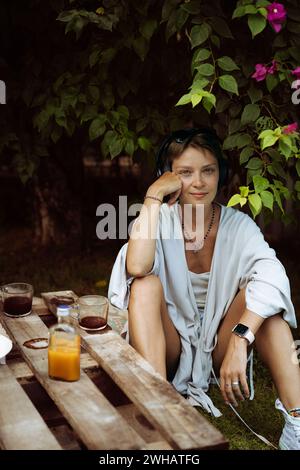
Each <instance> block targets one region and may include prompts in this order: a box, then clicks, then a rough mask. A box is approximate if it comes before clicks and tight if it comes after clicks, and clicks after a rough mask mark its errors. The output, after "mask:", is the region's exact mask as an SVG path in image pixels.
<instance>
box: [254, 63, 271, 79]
mask: <svg viewBox="0 0 300 470" xmlns="http://www.w3.org/2000/svg"><path fill="white" fill-rule="evenodd" d="M267 75H268V68H267V67H266V66H265V65H264V64H256V65H255V72H254V74H253V75H251V77H252V78H254V79H255V80H256V81H257V82H261V81H262V80H264V79H265V78H266V76H267Z"/></svg>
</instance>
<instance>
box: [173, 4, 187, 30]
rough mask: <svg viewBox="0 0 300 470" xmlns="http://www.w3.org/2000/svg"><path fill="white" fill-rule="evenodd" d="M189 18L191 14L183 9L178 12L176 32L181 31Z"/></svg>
mask: <svg viewBox="0 0 300 470" xmlns="http://www.w3.org/2000/svg"><path fill="white" fill-rule="evenodd" d="M188 17H189V14H188V12H187V11H184V10H181V9H179V10H177V12H176V20H175V27H176V31H181V29H182V28H183V26H184V25H185V23H186V21H187V20H188Z"/></svg>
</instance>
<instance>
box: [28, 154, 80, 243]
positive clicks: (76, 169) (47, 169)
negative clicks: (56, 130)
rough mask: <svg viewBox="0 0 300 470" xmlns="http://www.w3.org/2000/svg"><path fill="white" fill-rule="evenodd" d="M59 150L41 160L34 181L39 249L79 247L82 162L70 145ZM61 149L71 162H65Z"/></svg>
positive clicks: (35, 230) (33, 190)
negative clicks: (43, 247)
mask: <svg viewBox="0 0 300 470" xmlns="http://www.w3.org/2000/svg"><path fill="white" fill-rule="evenodd" d="M59 147H61V148H58V147H57V148H56V155H54V156H52V155H51V156H49V157H46V158H44V159H43V160H41V162H40V166H39V168H38V171H37V174H36V176H35V177H34V180H33V184H32V194H33V208H34V240H35V243H36V244H37V245H39V246H47V245H50V244H54V245H64V244H66V243H68V244H74V245H76V246H77V245H78V246H80V245H81V243H82V240H81V237H82V223H81V212H82V210H81V209H82V203H81V198H82V177H83V171H82V161H81V159H80V161H79V160H78V159H77V158H76V156H75V155H76V154H74V153H73V152H72V150H71V149H70V145H66V146H65V145H62V146H59ZM64 147H66V151H67V152H68V154H69V155H72V161H69V162H68V161H67V158H66V155H67V154H66V153H65V152H64ZM77 153H78V152H77ZM58 157H59V158H58ZM79 157H80V156H79Z"/></svg>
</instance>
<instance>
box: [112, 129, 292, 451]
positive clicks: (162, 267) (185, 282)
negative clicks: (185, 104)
mask: <svg viewBox="0 0 300 470" xmlns="http://www.w3.org/2000/svg"><path fill="white" fill-rule="evenodd" d="M157 172H158V176H159V178H158V179H157V180H156V181H155V182H154V183H153V184H152V185H151V186H150V187H149V188H148V191H147V194H146V196H145V199H144V204H143V206H142V209H141V212H140V215H139V217H138V218H137V219H136V221H135V223H134V225H133V228H132V231H131V235H130V240H129V242H128V244H126V245H124V246H123V247H122V249H121V251H120V253H119V255H118V257H117V260H116V262H115V265H114V268H113V271H112V276H111V282H110V286H109V298H110V301H111V303H112V304H114V305H116V306H117V307H119V308H127V307H128V318H129V321H128V333H129V341H130V344H131V345H132V346H133V347H134V348H135V349H136V350H137V351H138V352H139V353H140V354H141V355H142V356H143V357H144V358H145V359H147V360H148V361H149V362H150V363H151V364H152V365H153V367H154V368H155V369H156V371H158V372H159V373H160V374H161V375H162V376H163V377H165V378H168V379H169V380H172V383H173V385H174V386H175V388H176V389H177V390H178V391H179V392H180V393H182V394H184V395H185V396H187V398H188V400H189V401H190V402H191V403H192V404H194V405H201V406H202V407H203V408H204V409H205V410H207V411H208V412H211V413H212V414H213V415H214V416H220V414H221V413H220V412H219V410H218V409H217V408H216V407H215V406H214V404H213V403H212V401H211V399H210V398H209V396H208V395H207V393H206V392H207V391H208V389H209V384H210V382H211V374H212V372H213V373H215V374H218V375H219V376H220V387H221V392H222V395H223V398H224V400H225V402H226V403H227V404H229V403H230V404H232V405H234V406H237V404H238V400H244V399H245V398H249V397H250V391H249V387H248V383H247V374H246V369H247V357H248V354H249V352H251V348H252V347H253V345H252V343H253V342H254V340H255V342H254V345H255V347H256V349H257V351H258V353H259V355H260V357H261V358H262V360H263V361H264V363H265V364H266V365H267V367H268V368H269V369H270V372H271V374H272V378H273V381H274V384H275V386H276V389H277V391H278V395H279V397H280V400H279V399H278V400H276V404H275V406H276V408H277V409H280V410H281V411H282V413H283V414H284V417H285V421H286V424H285V427H284V430H283V433H282V435H281V438H280V447H281V448H284V449H298V450H300V373H299V365H298V364H295V361H294V362H293V361H292V354H291V351H292V350H291V347H292V345H293V344H294V343H293V338H292V334H291V331H290V328H289V325H290V326H291V327H294V328H295V327H296V318H295V312H294V308H293V305H292V303H291V299H290V287H289V281H288V278H287V276H286V273H285V270H284V268H283V266H282V264H281V263H280V262H279V261H278V259H277V258H276V255H275V252H274V250H272V249H271V248H270V247H269V245H268V244H267V243H266V242H265V240H264V238H263V235H262V233H261V231H260V229H259V227H258V226H257V225H256V224H255V222H254V221H253V220H252V219H251V218H250V217H249V216H247V215H246V214H244V213H242V212H240V211H238V210H236V209H233V208H227V207H225V206H221V205H220V204H218V203H216V202H215V197H216V195H217V192H218V189H219V188H220V187H221V186H222V185H223V184H224V183H225V180H226V173H227V168H226V161H225V160H224V157H223V154H222V150H221V147H220V144H219V141H218V138H217V136H216V134H215V133H214V131H213V130H211V129H207V128H201V129H183V130H181V131H177V132H174V133H172V134H170V135H169V136H168V137H167V138H166V139H165V141H164V143H163V144H162V146H161V148H160V150H159V152H158V158H157ZM166 196H168V197H169V201H168V203H167V204H163V199H164V198H165V197H166ZM177 200H178V201H177ZM190 208H191V209H192V210H191V211H189V209H190ZM199 208H200V209H201V208H202V215H203V217H200V221H199V217H198V218H197V214H198V213H199ZM189 214H190V216H189ZM191 215H192V216H191ZM200 215H201V211H200ZM166 227H167V230H166ZM166 233H167V236H166ZM199 234H201V236H199ZM250 345H251V347H250ZM250 357H251V355H250ZM250 398H252V397H250Z"/></svg>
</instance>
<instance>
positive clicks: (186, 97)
mask: <svg viewBox="0 0 300 470" xmlns="http://www.w3.org/2000/svg"><path fill="white" fill-rule="evenodd" d="M191 98H192V95H191V93H188V94H187V95H183V96H182V97H181V98H180V100H179V101H177V103H176V105H175V106H183V105H185V104H188V103H190V102H191Z"/></svg>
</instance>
